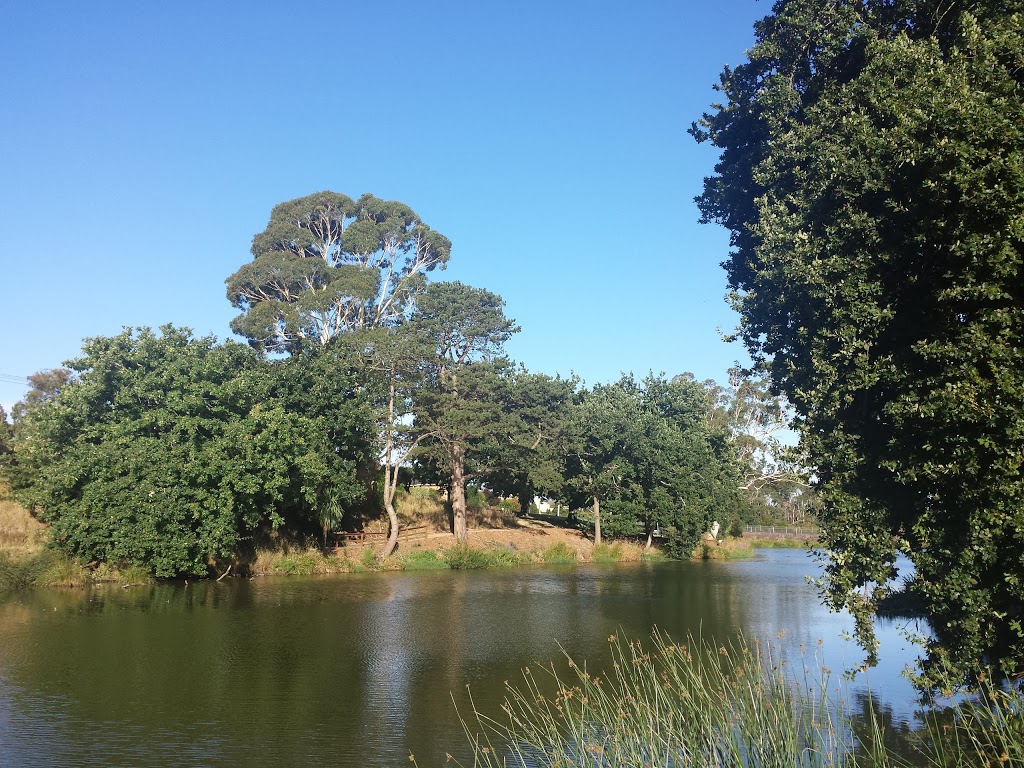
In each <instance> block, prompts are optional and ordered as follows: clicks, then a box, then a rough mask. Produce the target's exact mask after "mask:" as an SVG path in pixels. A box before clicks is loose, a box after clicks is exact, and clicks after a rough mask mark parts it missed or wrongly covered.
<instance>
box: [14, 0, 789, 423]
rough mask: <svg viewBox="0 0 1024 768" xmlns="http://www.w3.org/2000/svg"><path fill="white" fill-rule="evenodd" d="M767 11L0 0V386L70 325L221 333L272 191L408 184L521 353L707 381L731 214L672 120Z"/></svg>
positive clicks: (393, 188)
mask: <svg viewBox="0 0 1024 768" xmlns="http://www.w3.org/2000/svg"><path fill="white" fill-rule="evenodd" d="M769 11H770V5H769V4H768V3H765V2H761V3H755V2H753V0H722V1H721V2H719V3H693V4H690V3H686V2H680V1H679V0H675V2H654V1H650V2H648V1H646V0H640V2H634V3H621V2H615V3H612V2H604V1H603V0H597V1H593V2H584V1H583V0H579V1H578V2H577V1H573V2H560V1H559V0H546V1H545V2H533V1H532V0H519V1H518V2H507V3H491V2H479V0H477V1H475V2H470V1H469V0H453V1H451V2H423V1H422V0H420V1H419V2H412V1H410V2H380V3H350V2H338V1H337V0H335V1H334V2H325V3H319V2H307V3H302V4H291V3H271V2H262V3H258V2H253V3H244V4H243V3H228V2H217V1H216V0H213V1H212V2H203V3H199V2H187V1H185V2H178V3H129V2H122V3H111V2H103V1H102V0H99V1H98V2H93V3H82V2H77V1H76V2H63V1H60V2H51V3H28V2H16V0H0V275H2V281H3V290H2V301H3V310H4V311H3V319H4V325H5V331H4V333H3V335H2V337H0V374H5V375H4V376H0V404H4V405H5V406H8V407H9V406H10V404H11V403H13V402H14V401H16V400H17V399H19V398H20V397H21V395H22V394H23V392H24V387H23V386H21V385H19V384H17V383H7V382H6V381H2V379H6V378H7V377H8V376H18V377H20V376H25V375H28V374H30V373H33V372H35V371H37V370H41V369H45V368H52V367H55V366H57V365H60V364H61V362H62V361H64V360H66V359H68V358H70V357H74V356H75V355H76V354H77V353H78V352H79V350H80V348H81V342H82V339H83V338H84V337H87V336H96V335H109V334H115V333H117V332H119V331H120V329H121V327H122V326H140V325H149V326H153V327H155V326H158V325H161V324H164V323H168V322H171V323H174V324H175V325H182V326H188V327H191V328H192V329H193V330H195V331H196V332H197V333H200V334H207V333H212V334H215V335H217V336H218V337H220V338H224V337H227V336H230V330H229V328H228V323H229V321H230V319H231V317H232V316H233V310H232V308H231V307H230V305H229V303H228V302H227V300H226V298H225V296H224V278H226V277H227V276H228V275H230V274H231V273H232V272H234V271H235V270H236V269H237V268H238V267H239V266H240V265H241V264H242V263H243V262H244V261H246V260H247V259H248V258H249V252H248V249H249V245H250V242H251V239H252V236H253V235H254V234H255V233H256V232H258V231H260V230H261V229H263V227H264V226H265V225H266V222H267V219H268V217H269V214H270V209H271V207H272V206H273V205H274V204H276V203H278V202H281V201H284V200H289V199H291V198H294V197H298V196H301V195H305V194H308V193H311V192H315V191H318V190H323V189H331V190H334V191H337V192H343V193H345V194H348V195H350V196H353V197H355V196H358V195H360V194H362V193H363V192H372V193H373V194H375V195H377V196H379V197H384V198H389V199H396V200H401V201H403V202H405V203H408V204H409V205H410V206H412V208H413V209H414V210H416V211H417V212H418V213H419V215H420V216H421V217H422V218H423V219H424V221H426V222H427V223H428V224H429V225H430V226H432V227H433V228H434V229H437V230H439V231H440V232H443V233H444V234H446V235H447V236H448V237H449V238H451V240H452V242H453V250H452V260H451V262H450V266H449V268H448V270H447V272H443V273H435V278H436V279H458V280H461V281H463V282H466V283H470V284H472V285H476V286H480V287H484V288H487V289H489V290H491V291H494V292H496V293H498V294H500V295H502V296H503V297H504V298H505V301H506V305H507V307H506V309H507V313H508V314H509V315H510V316H511V317H514V318H516V319H517V320H518V321H519V323H520V325H521V326H522V332H521V333H520V334H519V335H518V337H517V338H515V339H514V340H513V341H512V342H511V344H510V345H509V351H510V353H511V354H512V356H513V357H514V358H515V359H517V360H518V361H520V362H522V363H524V364H525V365H526V366H527V367H528V368H529V369H530V370H534V371H542V372H546V373H551V374H554V373H562V374H569V373H570V372H573V371H574V372H576V373H578V374H579V375H581V376H582V377H583V378H584V379H585V381H586V382H587V383H588V384H594V383H597V382H605V381H610V380H613V379H615V378H617V376H618V374H619V372H620V371H630V370H632V371H635V372H637V373H645V372H647V371H648V370H654V371H656V372H657V371H665V372H666V373H669V374H675V373H679V372H682V371H691V372H693V373H694V374H695V375H696V376H697V377H698V378H701V379H704V378H716V379H719V380H722V379H724V376H725V371H726V369H727V368H728V367H729V366H730V365H731V364H732V363H733V361H735V360H737V359H745V357H744V353H743V350H742V349H741V347H739V346H738V345H736V344H726V343H725V342H723V341H722V340H721V338H720V336H719V329H720V328H721V329H725V330H729V329H731V328H732V327H733V326H734V325H735V321H736V319H735V317H734V315H733V313H732V312H731V310H729V308H728V307H727V306H726V304H725V302H724V300H723V296H724V293H725V276H724V272H723V271H722V269H721V268H720V267H719V263H720V262H721V261H722V260H723V259H724V258H725V256H726V252H727V249H728V241H727V236H726V233H725V232H724V231H723V230H721V229H719V228H717V227H713V226H701V225H699V224H698V222H697V219H698V212H697V210H696V207H695V206H694V204H693V197H694V195H695V194H697V193H698V192H699V191H700V188H701V181H702V178H703V177H704V176H705V175H707V174H708V173H709V172H710V171H711V169H712V166H713V164H714V161H715V158H716V155H715V153H714V151H713V150H712V149H710V148H708V147H706V146H698V145H697V144H696V143H695V142H694V141H693V140H692V139H691V138H690V137H689V136H688V135H687V134H686V129H687V128H688V127H689V125H690V122H691V121H692V120H694V119H696V118H698V117H699V116H700V114H701V113H702V112H703V111H704V110H706V109H707V108H708V106H709V104H710V103H711V102H712V101H714V99H715V95H716V94H715V93H714V91H713V90H712V85H713V83H715V82H716V81H717V77H718V73H719V72H720V71H721V69H722V67H723V65H725V64H738V63H740V62H741V61H742V60H743V56H744V51H745V50H746V49H747V48H748V47H749V46H750V45H751V44H752V42H753V31H752V24H753V22H754V20H755V19H757V18H759V17H761V16H763V15H765V14H767V13H768V12H769Z"/></svg>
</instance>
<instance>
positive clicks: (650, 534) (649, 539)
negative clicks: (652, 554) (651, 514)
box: [644, 527, 654, 549]
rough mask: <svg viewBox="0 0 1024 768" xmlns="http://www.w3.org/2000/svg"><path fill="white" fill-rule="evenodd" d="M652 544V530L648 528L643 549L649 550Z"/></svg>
mask: <svg viewBox="0 0 1024 768" xmlns="http://www.w3.org/2000/svg"><path fill="white" fill-rule="evenodd" d="M652 544H654V529H653V528H650V527H648V529H647V543H646V544H644V549H650V548H651V545H652Z"/></svg>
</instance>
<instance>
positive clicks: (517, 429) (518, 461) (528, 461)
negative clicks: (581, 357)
mask: <svg viewBox="0 0 1024 768" xmlns="http://www.w3.org/2000/svg"><path fill="white" fill-rule="evenodd" d="M578 386H579V381H578V379H576V378H575V377H570V378H567V379H563V378H561V377H559V376H555V377H551V376H547V375H545V374H542V373H530V372H529V371H527V370H525V369H524V368H520V369H519V370H516V371H513V372H511V373H510V374H509V376H508V381H507V390H506V395H505V415H506V416H507V417H511V418H507V419H506V420H505V425H506V432H505V434H504V435H503V436H502V437H503V438H504V439H501V440H495V441H493V442H492V443H491V445H490V448H491V450H492V453H491V455H489V456H487V457H486V458H485V459H484V463H485V464H487V465H489V466H490V467H491V468H492V469H491V471H490V472H489V473H488V474H487V475H486V476H485V482H486V484H487V487H488V488H490V489H491V490H493V491H494V492H495V493H498V494H501V495H502V496H516V497H518V499H519V509H520V512H521V514H526V513H527V512H529V510H530V505H531V504H532V503H533V499H534V497H535V496H537V495H543V496H561V495H563V493H564V490H565V454H566V452H567V451H568V440H569V435H570V424H569V420H570V415H571V409H572V404H573V399H574V396H575V393H576V389H577V387H578Z"/></svg>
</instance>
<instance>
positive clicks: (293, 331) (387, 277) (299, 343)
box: [226, 192, 451, 352]
mask: <svg viewBox="0 0 1024 768" xmlns="http://www.w3.org/2000/svg"><path fill="white" fill-rule="evenodd" d="M252 254H253V257H254V258H253V261H252V262H250V263H248V264H244V265H242V266H241V267H240V268H239V269H238V271H237V272H235V274H233V275H231V277H229V278H228V279H227V281H226V282H227V294H228V298H229V300H230V301H231V304H232V306H234V307H236V308H237V309H240V310H241V312H242V314H241V315H240V316H239V317H237V318H235V320H234V321H233V322H232V325H231V327H232V330H234V331H235V332H236V333H239V334H240V335H242V336H244V337H246V338H247V339H249V342H250V344H252V345H253V346H254V347H256V348H257V349H260V350H266V351H270V352H295V351H298V350H299V349H301V348H303V347H314V348H315V347H318V346H324V345H326V344H327V343H329V342H330V341H331V340H332V339H334V338H336V337H337V336H338V335H339V334H342V333H346V332H350V331H355V330H363V329H367V328H374V327H385V326H389V325H394V324H395V323H397V322H399V321H401V320H403V319H404V318H406V317H407V315H408V313H409V311H410V310H411V301H412V297H413V295H414V294H415V293H416V292H417V291H418V290H419V289H420V288H421V287H422V285H423V279H424V275H425V274H426V273H427V272H430V271H432V270H434V269H437V268H441V269H444V267H445V265H446V264H447V262H448V258H449V256H450V255H451V242H450V241H449V240H448V238H446V237H444V236H443V235H441V234H439V233H437V232H434V231H432V230H431V229H430V228H429V227H428V226H427V225H426V224H424V223H423V222H422V221H420V219H419V217H417V216H416V214H415V213H414V212H413V211H412V209H411V208H409V207H408V206H407V205H405V204H404V203H399V202H394V201H386V200H380V199H378V198H376V197H374V196H373V195H368V194H367V195H363V196H362V197H360V198H359V200H358V201H353V200H352V199H351V198H349V197H346V196H345V195H340V194H337V193H334V192H318V193H316V194H313V195H307V196H306V197H300V198H297V199H295V200H290V201H288V202H286V203H281V204H279V205H276V206H274V209H273V211H272V212H271V215H270V222H269V223H268V224H267V228H266V229H265V230H264V231H263V232H260V233H259V234H257V235H256V236H255V237H254V238H253V244H252Z"/></svg>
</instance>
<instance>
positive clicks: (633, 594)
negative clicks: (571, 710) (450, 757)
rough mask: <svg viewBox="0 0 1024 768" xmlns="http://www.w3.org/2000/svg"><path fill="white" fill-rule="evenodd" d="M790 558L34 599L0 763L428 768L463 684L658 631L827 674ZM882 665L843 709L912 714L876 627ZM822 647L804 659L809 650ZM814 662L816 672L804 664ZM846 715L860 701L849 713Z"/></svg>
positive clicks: (9, 631) (6, 609)
mask: <svg viewBox="0 0 1024 768" xmlns="http://www.w3.org/2000/svg"><path fill="white" fill-rule="evenodd" d="M814 573H815V566H814V564H813V562H812V561H811V560H810V559H809V558H808V557H807V555H805V554H804V553H803V552H800V551H794V550H769V551H766V552H765V553H764V554H763V556H762V557H760V558H758V559H757V560H754V561H749V562H741V563H718V562H710V563H662V564H655V565H644V564H635V565H617V566H599V565H594V566H579V567H560V568H554V567H548V568H537V569H516V570H508V571H501V570H496V571H484V572H472V573H466V572H448V571H445V572H423V573H383V574H361V575H350V576H345V577H333V578H299V577H289V578H284V579H258V580H253V581H244V580H234V581H224V582H221V583H200V584H190V585H187V586H182V585H160V586H154V587H146V588H136V589H128V590H125V589H117V588H112V589H94V590H91V591H88V592H82V591H40V592H31V593H24V594H18V595H15V596H13V597H11V598H8V599H7V600H6V601H5V602H3V603H0V638H2V640H0V764H4V765H8V764H9V765H21V764H25V765H39V766H70V765H88V766H92V765H96V766H105V765H139V766H198V765H211V766H214V765H215V766H225V765H257V766H258V765H266V766H270V765H273V766H290V765H295V766H299V765H302V766H311V765H312V766H315V765H325V766H326V765H331V766H339V765H340V766H349V765H352V766H355V765H360V766H363V765H396V764H398V763H399V762H407V758H408V755H409V753H410V752H414V753H416V755H417V759H418V760H419V763H420V765H437V764H441V763H443V756H444V752H445V750H451V751H456V750H457V749H458V748H460V747H461V745H462V742H463V736H462V731H461V727H460V725H459V722H458V718H457V715H456V712H455V709H454V707H453V704H452V697H453V696H454V698H455V699H456V701H457V702H459V703H460V704H461V705H463V706H465V702H466V693H465V686H467V685H470V686H472V691H473V696H474V699H475V700H476V702H477V704H478V705H479V706H481V708H483V709H489V710H492V711H496V710H497V706H498V704H499V703H500V700H501V698H502V690H501V688H502V684H503V682H504V681H505V680H515V679H519V678H520V677H521V670H522V668H523V667H525V666H526V665H529V664H531V663H534V662H538V661H547V660H558V659H560V658H561V653H562V652H561V650H560V648H562V649H564V650H565V652H567V653H569V654H571V655H572V656H573V657H575V658H577V659H588V660H590V662H591V663H592V664H595V663H596V664H597V665H600V664H601V663H602V660H603V658H604V656H605V654H606V652H607V638H608V636H609V635H611V634H613V633H616V632H619V631H620V630H621V631H623V632H625V633H626V634H627V635H629V636H646V635H648V634H649V633H650V630H651V628H652V627H654V626H657V627H659V628H661V629H662V630H664V631H666V632H667V633H669V634H670V635H672V636H673V637H683V636H685V635H686V634H687V633H692V634H694V635H696V634H700V635H703V636H704V637H705V638H712V637H713V638H717V639H726V638H728V637H730V636H732V635H734V634H735V633H737V632H743V633H744V634H746V636H747V637H749V638H759V637H765V636H770V637H771V638H772V639H773V642H777V641H776V640H775V636H776V633H778V632H784V633H785V635H784V638H785V639H784V641H783V642H784V643H785V644H786V647H787V648H788V649H790V650H791V652H792V653H793V654H794V655H797V654H798V653H799V648H800V644H801V643H802V644H803V645H804V648H806V649H808V650H807V654H808V656H807V658H808V659H809V660H810V661H811V663H812V664H814V665H818V664H821V665H825V666H827V667H829V668H831V669H833V670H834V671H835V673H836V675H835V679H837V680H838V679H839V674H838V673H839V672H840V671H841V670H842V669H844V668H847V667H852V666H853V665H855V664H856V663H858V662H859V661H860V660H861V655H860V653H859V652H858V651H857V649H856V648H855V647H854V646H853V645H852V644H850V643H847V642H844V641H842V640H841V639H840V634H841V633H843V632H848V631H850V630H851V629H852V622H850V620H849V619H848V617H845V616H836V615H831V614H829V613H828V612H826V611H825V610H824V609H822V608H821V607H820V606H819V604H818V599H817V595H816V593H815V590H814V588H813V587H812V586H810V585H808V584H807V582H806V578H805V577H806V576H809V575H814ZM880 637H881V640H882V651H881V655H882V664H881V666H880V667H878V668H876V669H874V670H872V671H871V673H870V676H863V675H862V676H860V677H858V679H857V682H856V683H855V686H854V688H853V692H852V693H853V696H852V697H851V701H852V702H853V704H854V705H855V706H866V703H865V702H866V701H867V698H866V697H867V695H868V691H870V692H871V695H873V696H876V697H880V699H881V701H882V702H884V706H885V707H886V708H887V710H886V711H887V712H888V716H889V717H891V718H893V719H894V720H895V721H896V722H897V723H898V722H901V721H906V720H907V719H908V718H909V717H910V716H911V714H912V711H913V695H912V691H911V689H910V686H909V684H908V683H907V682H906V681H905V680H903V679H902V678H900V676H899V673H900V671H901V670H902V668H903V666H904V665H905V664H907V663H909V662H910V661H912V660H913V652H914V649H913V647H912V646H910V645H909V644H907V643H906V641H904V640H903V639H902V637H901V636H900V634H899V632H898V627H897V626H896V625H894V624H892V623H888V624H884V625H882V626H881V627H880ZM819 640H820V641H822V643H821V645H820V647H819V645H818V641H819ZM815 654H818V657H815ZM858 697H859V698H858Z"/></svg>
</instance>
